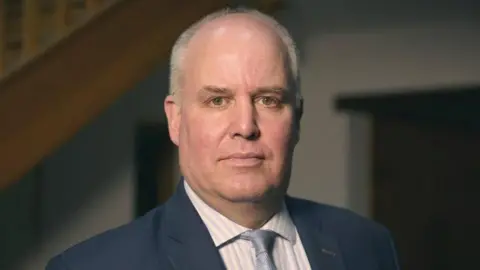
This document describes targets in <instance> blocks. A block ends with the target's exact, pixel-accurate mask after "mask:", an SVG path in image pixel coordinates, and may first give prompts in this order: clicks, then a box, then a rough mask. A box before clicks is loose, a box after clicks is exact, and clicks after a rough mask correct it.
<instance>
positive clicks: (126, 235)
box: [46, 207, 164, 270]
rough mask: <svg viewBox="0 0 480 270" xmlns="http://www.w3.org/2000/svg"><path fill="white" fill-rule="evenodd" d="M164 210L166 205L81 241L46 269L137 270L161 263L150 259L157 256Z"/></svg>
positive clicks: (52, 261) (58, 256) (55, 258)
mask: <svg viewBox="0 0 480 270" xmlns="http://www.w3.org/2000/svg"><path fill="white" fill-rule="evenodd" d="M163 212H164V209H163V207H158V208H155V209H154V210H152V211H150V212H149V213H147V214H146V215H144V216H142V217H140V218H138V219H136V220H134V221H132V222H130V223H128V224H126V225H123V226H120V227H117V228H114V229H111V230H108V231H105V232H103V233H101V234H98V235H96V236H93V237H91V238H89V239H87V240H85V241H83V242H80V243H78V244H76V245H74V246H72V247H70V248H68V249H67V250H65V251H64V252H62V253H61V254H59V255H57V256H56V257H54V258H53V259H51V260H50V262H49V263H48V266H47V268H46V269H47V270H64V269H72V270H76V269H79V270H84V269H85V270H86V269H89V270H90V269H91V270H97V269H136V268H138V267H140V266H146V265H145V264H149V263H152V264H153V263H158V261H155V262H154V261H153V260H151V259H150V258H152V257H156V253H157V250H158V247H157V243H158V242H157V239H158V237H159V236H158V233H159V231H160V229H161V220H162V215H163ZM149 260H150V261H151V262H149ZM141 268H143V267H141Z"/></svg>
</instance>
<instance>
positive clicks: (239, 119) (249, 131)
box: [231, 100, 260, 140]
mask: <svg viewBox="0 0 480 270" xmlns="http://www.w3.org/2000/svg"><path fill="white" fill-rule="evenodd" d="M231 136H232V138H239V137H240V138H243V139H246V140H256V139H258V137H259V136H260V129H259V128H258V124H257V112H256V110H255V106H254V105H253V104H252V101H251V100H248V101H242V102H240V101H237V102H236V104H235V106H234V114H233V115H232V126H231Z"/></svg>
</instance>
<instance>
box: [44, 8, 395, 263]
mask: <svg viewBox="0 0 480 270" xmlns="http://www.w3.org/2000/svg"><path fill="white" fill-rule="evenodd" d="M164 106H165V112H166V115H167V118H168V126H169V132H170V137H171V140H172V141H173V143H175V144H176V145H177V146H178V148H179V161H180V167H181V171H182V174H183V176H184V178H183V179H182V180H181V181H180V184H179V185H178V187H177V190H176V193H175V194H174V195H173V197H172V198H171V199H170V200H169V201H168V202H167V203H165V204H164V205H162V206H160V207H158V208H156V209H154V210H152V211H151V212H150V213H148V214H147V215H145V216H144V217H142V218H140V219H138V220H136V221H134V222H132V223H131V224H128V225H125V226H123V227H120V228H117V229H114V230H111V231H109V232H106V233H104V234H101V235H99V236H96V237H94V238H92V239H90V240H87V241H86V242H84V243H81V244H79V245H77V246H75V247H73V248H71V249H69V250H67V251H66V252H64V253H62V254H60V255H58V256H57V257H55V258H54V259H52V260H51V261H50V262H49V264H48V266H47V269H48V270H66V269H70V270H87V269H88V270H100V269H101V270H104V269H115V270H127V269H128V270H130V269H132V270H133V269H138V270H154V269H172V270H173V269H178V270H180V269H185V270H186V269H208V270H217V269H256V270H260V269H279V270H280V269H286V270H297V269H298V270H308V269H313V270H353V269H355V270H367V269H368V270H373V269H378V270H394V269H398V266H397V262H396V254H395V250H394V247H393V244H392V240H391V238H390V236H389V233H388V231H387V230H386V229H384V228H383V227H382V226H380V225H378V224H376V223H374V222H372V221H369V220H367V219H364V218H361V217H359V216H357V215H355V214H353V213H351V212H349V211H347V210H342V209H338V208H334V207H331V206H327V205H322V204H317V203H313V202H310V201H306V200H301V199H295V198H292V197H289V196H287V195H286V192H287V188H288V185H289V180H290V172H291V164H292V156H293V151H294V148H295V145H296V144H297V142H298V140H299V131H300V118H301V115H302V97H301V94H300V88H299V75H298V60H297V53H296V49H295V45H294V42H293V41H292V38H291V37H290V35H289V34H288V32H287V31H286V30H285V29H284V28H283V27H282V26H281V25H279V24H278V23H276V22H275V21H274V20H273V19H271V18H270V17H268V16H266V15H263V14H262V13H260V12H257V11H253V10H223V11H220V12H216V13H214V14H212V15H210V16H207V17H206V18H204V19H203V20H201V21H200V22H198V23H196V24H195V25H193V26H192V27H191V28H189V29H187V30H186V32H184V33H183V34H182V35H181V36H180V38H179V39H178V40H177V42H176V44H175V46H174V48H173V51H172V57H171V89H170V95H169V96H168V97H167V98H166V99H165V103H164ZM312 177H315V176H312Z"/></svg>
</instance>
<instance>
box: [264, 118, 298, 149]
mask: <svg viewBox="0 0 480 270" xmlns="http://www.w3.org/2000/svg"><path fill="white" fill-rule="evenodd" d="M292 131H293V126H292V122H291V121H288V120H284V121H273V122H270V123H269V124H267V125H266V126H265V132H264V137H265V138H264V139H265V140H264V141H265V142H266V143H267V144H268V145H269V148H270V149H271V150H272V151H273V152H274V153H275V154H276V155H281V156H284V155H285V154H286V151H288V149H289V147H288V146H289V145H290V144H291V142H292ZM277 158H279V157H277Z"/></svg>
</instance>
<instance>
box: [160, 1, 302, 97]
mask: <svg viewBox="0 0 480 270" xmlns="http://www.w3.org/2000/svg"><path fill="white" fill-rule="evenodd" d="M237 21H240V22H241V21H244V22H247V23H251V24H257V25H260V26H261V27H262V28H263V29H265V30H266V31H265V33H268V34H267V35H271V37H273V38H274V39H276V41H279V42H278V48H279V50H281V51H283V52H285V54H286V59H285V60H286V65H287V69H288V72H289V74H290V76H291V77H292V80H293V83H294V85H295V88H296V89H295V90H296V92H297V95H298V99H299V100H300V99H302V97H301V94H300V89H299V74H298V52H297V48H296V45H295V43H294V41H293V39H292V37H291V35H290V33H289V32H288V31H287V30H286V29H285V28H284V27H283V26H282V25H281V24H280V23H278V22H277V21H276V20H275V19H273V18H272V17H270V16H268V15H266V14H264V13H262V12H260V11H258V10H255V9H249V8H235V9H230V8H227V9H222V10H220V11H217V12H214V13H211V14H209V15H207V16H205V17H204V18H202V19H201V20H199V21H197V22H196V23H194V24H193V25H191V26H190V27H189V28H188V29H186V30H185V31H184V32H183V33H182V34H181V35H180V36H179V38H178V39H177V41H176V42H175V45H174V46H173V49H172V54H171V59H170V90H169V92H170V94H171V95H175V94H179V93H178V92H180V91H179V90H180V88H181V86H180V81H181V80H182V78H181V77H182V73H183V71H184V70H183V69H184V68H183V65H184V62H185V58H186V55H187V52H188V50H189V48H190V45H191V43H192V41H193V40H194V39H197V38H201V36H199V35H203V34H204V32H207V31H208V30H211V29H215V28H218V27H221V26H222V25H221V24H222V23H229V22H233V23H236V22H237ZM272 40H273V39H272Z"/></svg>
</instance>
